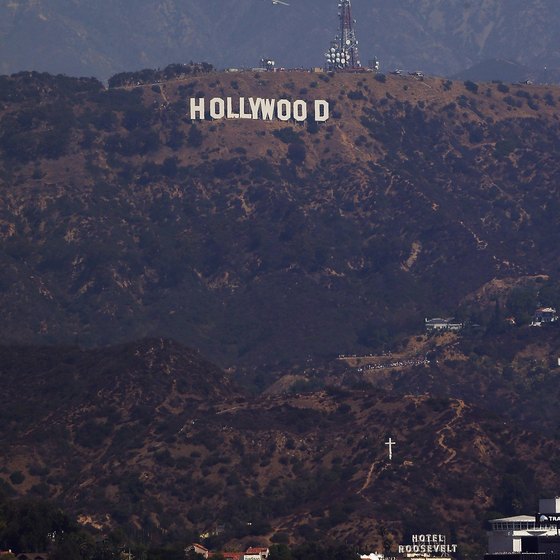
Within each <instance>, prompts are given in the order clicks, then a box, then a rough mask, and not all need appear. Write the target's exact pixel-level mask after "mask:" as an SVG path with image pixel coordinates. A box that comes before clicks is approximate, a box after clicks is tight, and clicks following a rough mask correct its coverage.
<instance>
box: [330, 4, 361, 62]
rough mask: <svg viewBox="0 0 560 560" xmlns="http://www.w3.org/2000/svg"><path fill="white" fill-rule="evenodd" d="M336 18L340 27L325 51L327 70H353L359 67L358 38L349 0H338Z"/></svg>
mask: <svg viewBox="0 0 560 560" xmlns="http://www.w3.org/2000/svg"><path fill="white" fill-rule="evenodd" d="M338 18H339V21H340V27H339V31H338V34H337V35H336V37H335V38H334V40H333V41H332V42H331V46H330V47H329V50H328V51H327V52H326V53H325V58H326V59H327V61H326V67H327V70H354V69H357V68H361V67H362V64H361V63H360V57H359V55H358V40H357V39H356V32H355V31H354V24H355V23H356V20H355V19H352V5H351V1H350V0H339V1H338Z"/></svg>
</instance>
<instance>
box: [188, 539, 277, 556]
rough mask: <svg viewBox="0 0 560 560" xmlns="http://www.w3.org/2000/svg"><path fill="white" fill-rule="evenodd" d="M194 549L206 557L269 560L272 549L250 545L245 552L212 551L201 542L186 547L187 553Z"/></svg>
mask: <svg viewBox="0 0 560 560" xmlns="http://www.w3.org/2000/svg"><path fill="white" fill-rule="evenodd" d="M190 551H194V552H196V553H197V554H200V555H201V556H203V557H204V558H212V557H213V556H216V555H218V554H219V555H220V556H223V557H224V559H225V560H267V558H268V555H269V554H270V550H269V549H268V548H265V547H249V548H248V549H247V550H246V551H245V552H228V551H221V552H211V551H210V550H208V549H207V548H206V547H204V546H202V545H201V544H197V543H193V544H192V545H191V546H189V547H187V548H186V549H185V553H188V552H190Z"/></svg>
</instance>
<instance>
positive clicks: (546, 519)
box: [535, 513, 560, 525]
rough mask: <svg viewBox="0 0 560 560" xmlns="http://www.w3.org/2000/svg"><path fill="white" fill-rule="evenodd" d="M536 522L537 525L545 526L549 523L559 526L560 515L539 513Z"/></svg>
mask: <svg viewBox="0 0 560 560" xmlns="http://www.w3.org/2000/svg"><path fill="white" fill-rule="evenodd" d="M535 522H536V523H537V525H540V524H543V525H545V524H547V523H556V524H557V525H558V524H560V513H537V515H535Z"/></svg>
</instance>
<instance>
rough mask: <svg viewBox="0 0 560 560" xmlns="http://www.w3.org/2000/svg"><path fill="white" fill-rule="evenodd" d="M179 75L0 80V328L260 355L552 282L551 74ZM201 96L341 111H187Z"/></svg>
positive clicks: (18, 339)
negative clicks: (522, 285) (150, 339)
mask: <svg viewBox="0 0 560 560" xmlns="http://www.w3.org/2000/svg"><path fill="white" fill-rule="evenodd" d="M191 71H192V74H191V75H190V76H187V77H186V78H185V79H182V80H171V81H167V82H164V83H162V84H155V85H146V86H143V87H137V88H135V89H126V88H121V89H111V90H104V89H103V88H102V86H101V84H100V83H99V82H96V81H95V80H85V79H82V80H76V79H72V78H62V77H59V78H54V77H51V76H48V75H40V74H27V73H24V74H20V75H17V76H13V77H11V78H9V77H4V78H2V79H1V80H0V103H1V106H0V123H1V127H0V130H1V131H2V132H1V134H0V166H1V167H0V197H1V204H0V244H1V248H2V251H1V253H0V260H1V268H0V288H1V290H0V306H1V308H2V310H3V322H2V325H1V326H0V335H1V336H2V338H3V340H4V341H5V342H7V343H8V342H9V343H16V344H22V343H26V344H28V343H32V344H37V343H39V344H44V343H48V344H52V343H55V344H61V343H62V344H76V343H77V344H82V345H84V344H85V345H96V344H110V343H111V344H112V343H115V342H124V341H127V340H132V339H137V338H141V337H145V336H166V337H171V338H174V339H176V340H178V341H180V342H182V343H186V344H188V345H190V346H193V347H196V348H199V349H200V350H201V351H202V352H203V353H204V354H205V355H208V356H212V358H213V359H214V360H216V361H218V363H221V364H224V365H239V364H241V363H245V364H252V365H253V366H255V365H260V364H263V363H271V364H272V363H279V362H280V361H282V360H285V361H293V360H301V359H303V358H305V357H307V356H309V355H311V356H324V357H326V356H334V355H336V354H337V353H339V352H341V351H343V352H355V353H364V352H367V351H371V350H377V349H379V348H381V347H383V345H385V344H388V343H390V342H391V341H393V340H394V338H395V337H397V336H401V335H402V334H406V333H415V332H418V330H419V329H421V325H422V323H423V320H424V317H426V316H438V315H439V316H441V315H443V316H451V315H453V314H455V313H456V312H457V310H458V309H459V308H460V306H461V305H462V304H463V301H464V300H465V298H467V296H469V294H472V293H474V292H476V290H478V289H480V288H481V287H482V286H484V285H485V284H487V283H488V282H491V281H493V280H498V279H501V280H504V281H510V280H508V279H518V278H524V277H526V276H535V275H548V276H549V277H550V281H551V282H552V283H554V282H557V271H558V267H559V262H558V258H559V257H558V251H557V246H558V232H559V231H560V230H559V228H558V219H559V218H558V216H559V212H558V209H559V207H560V200H559V196H560V195H559V192H558V189H556V188H555V185H556V183H557V181H558V174H559V170H558V163H557V158H556V152H557V150H558V129H559V123H558V102H559V101H560V92H559V91H558V90H557V89H556V88H553V87H541V86H506V85H503V84H479V85H477V84H474V83H472V82H466V83H465V84H466V85H465V84H464V83H462V82H450V81H446V80H443V79H440V78H429V77H428V78H425V79H423V80H417V79H415V78H413V77H410V76H388V77H387V78H379V79H375V78H374V76H373V75H370V74H363V75H335V76H332V77H329V76H326V75H322V74H319V75H316V74H309V73H305V72H290V73H276V74H266V75H263V74H253V73H239V74H235V75H232V74H227V73H206V72H205V71H204V70H201V69H200V68H198V67H193V68H192V69H191ZM202 94H205V95H206V96H207V97H210V96H214V95H220V96H228V95H229V96H234V97H237V96H245V97H250V96H262V97H291V98H296V99H297V98H303V99H307V100H313V99H328V100H330V104H331V112H332V115H331V119H330V120H329V121H328V122H327V123H324V124H321V123H320V124H319V125H318V126H316V125H315V123H312V124H308V125H307V126H303V127H302V126H300V125H294V124H290V123H281V122H279V121H273V122H264V121H231V120H230V121H226V120H224V121H216V122H212V121H199V122H196V123H191V122H190V121H189V120H188V119H187V118H186V110H187V99H188V98H189V97H191V96H193V95H202ZM555 303H556V302H555V301H551V302H550V304H555ZM471 311H472V313H474V314H475V315H476V310H471Z"/></svg>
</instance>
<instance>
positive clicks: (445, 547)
mask: <svg viewBox="0 0 560 560" xmlns="http://www.w3.org/2000/svg"><path fill="white" fill-rule="evenodd" d="M455 552H457V545H456V544H447V538H446V537H445V535H439V534H429V535H412V538H411V543H410V544H399V554H411V553H413V554H426V555H428V554H429V555H431V554H438V555H440V556H441V555H443V554H452V553H455Z"/></svg>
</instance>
